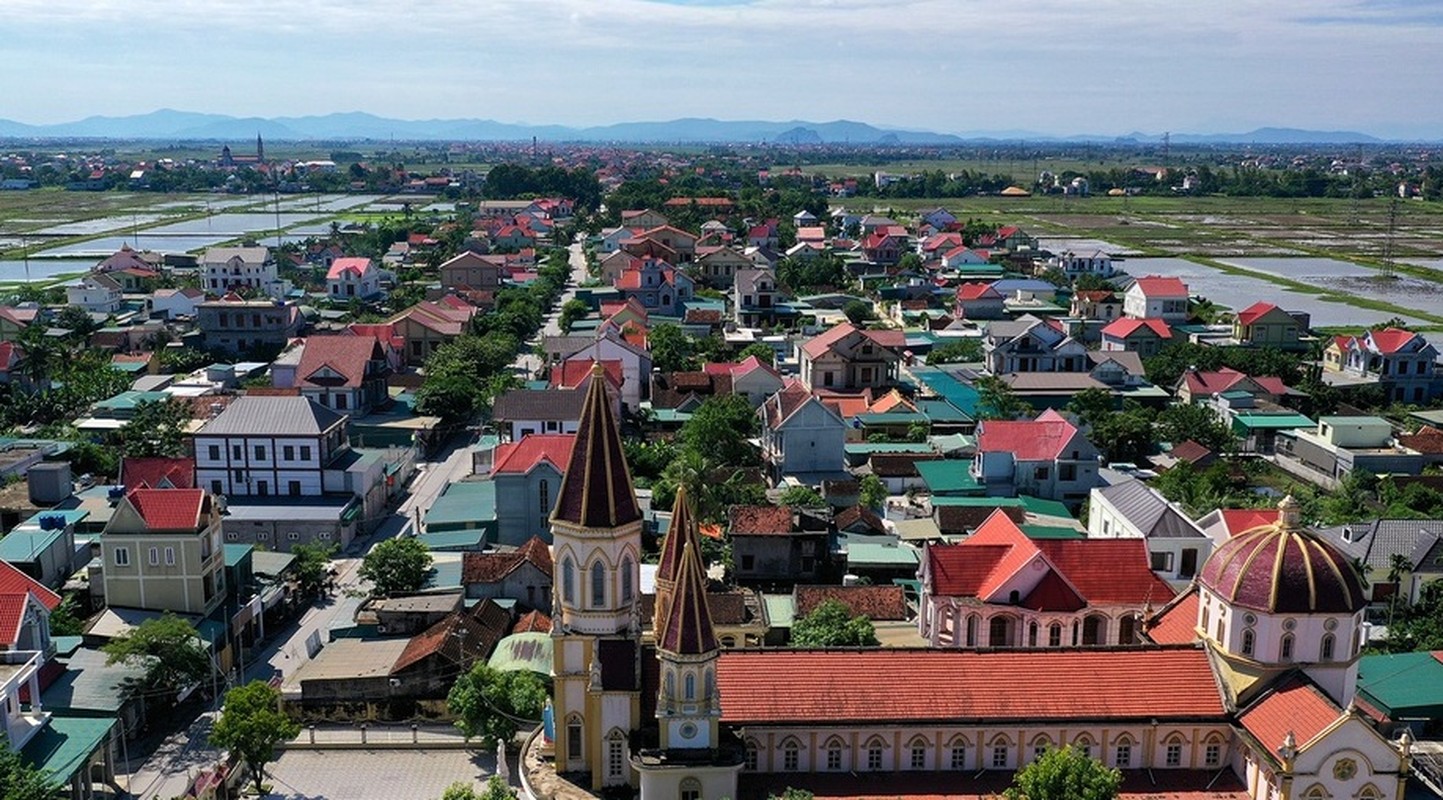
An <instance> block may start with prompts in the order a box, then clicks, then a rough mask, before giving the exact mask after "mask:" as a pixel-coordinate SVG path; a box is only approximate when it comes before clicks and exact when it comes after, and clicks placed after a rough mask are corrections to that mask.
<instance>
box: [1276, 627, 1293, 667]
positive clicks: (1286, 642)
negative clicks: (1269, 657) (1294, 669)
mask: <svg viewBox="0 0 1443 800" xmlns="http://www.w3.org/2000/svg"><path fill="white" fill-rule="evenodd" d="M1278 659H1279V660H1280V661H1292V660H1293V635H1292V634H1291V633H1285V634H1283V639H1282V641H1281V642H1279V643H1278Z"/></svg>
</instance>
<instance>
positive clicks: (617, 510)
mask: <svg viewBox="0 0 1443 800" xmlns="http://www.w3.org/2000/svg"><path fill="white" fill-rule="evenodd" d="M604 374H605V371H604V370H603V368H602V366H601V364H599V363H597V364H593V365H592V367H591V382H590V385H588V386H587V388H586V399H585V400H584V401H583V402H582V406H581V420H580V422H579V423H578V426H577V430H576V444H575V446H574V447H572V450H571V461H570V463H569V464H568V465H567V468H566V476H565V477H564V478H562V481H561V491H560V493H559V494H558V495H557V500H556V510H555V511H554V512H552V515H551V519H552V521H554V522H565V523H570V524H571V525H575V526H577V527H581V528H600V529H606V528H620V527H622V526H623V525H628V524H630V523H633V522H637V521H639V520H640V519H641V510H640V509H639V508H638V507H637V504H636V491H635V490H634V489H632V486H631V470H629V469H628V468H627V466H626V455H625V454H624V453H623V451H622V447H621V426H620V425H618V424H617V421H616V415H615V414H613V413H612V411H611V403H610V402H609V400H608V399H607V394H606V380H605V379H604V378H603V377H602V376H603V375H604Z"/></svg>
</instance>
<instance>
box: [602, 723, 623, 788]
mask: <svg viewBox="0 0 1443 800" xmlns="http://www.w3.org/2000/svg"><path fill="white" fill-rule="evenodd" d="M606 774H607V775H608V776H609V777H612V778H620V777H622V776H623V775H625V774H626V734H624V733H622V732H621V729H620V728H616V729H614V730H612V732H611V733H609V734H607V736H606Z"/></svg>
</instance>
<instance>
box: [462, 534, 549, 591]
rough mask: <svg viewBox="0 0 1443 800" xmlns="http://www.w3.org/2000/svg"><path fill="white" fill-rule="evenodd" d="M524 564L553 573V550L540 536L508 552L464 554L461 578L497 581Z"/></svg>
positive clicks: (463, 579)
mask: <svg viewBox="0 0 1443 800" xmlns="http://www.w3.org/2000/svg"><path fill="white" fill-rule="evenodd" d="M522 564H530V565H532V566H533V567H536V569H538V570H540V571H541V572H543V573H545V574H547V575H550V574H551V572H552V563H551V550H550V548H548V547H547V546H546V543H545V542H543V541H541V538H540V537H537V536H532V537H531V538H530V539H527V540H526V544H523V545H521V546H520V547H519V548H517V549H515V550H510V551H506V552H490V553H465V554H463V555H462V557H461V580H462V582H464V583H496V582H498V581H500V580H501V579H503V578H505V577H506V576H507V575H510V574H511V573H512V572H513V571H515V570H516V568H517V567H519V566H521V565H522Z"/></svg>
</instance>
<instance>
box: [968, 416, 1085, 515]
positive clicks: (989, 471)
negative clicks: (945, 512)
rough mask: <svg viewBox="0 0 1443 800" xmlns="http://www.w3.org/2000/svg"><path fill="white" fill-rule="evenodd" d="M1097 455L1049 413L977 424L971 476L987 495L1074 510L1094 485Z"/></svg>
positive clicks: (1073, 430)
mask: <svg viewBox="0 0 1443 800" xmlns="http://www.w3.org/2000/svg"><path fill="white" fill-rule="evenodd" d="M1097 456H1098V453H1097V448H1096V447H1095V446H1094V445H1093V444H1092V442H1091V441H1089V440H1088V438H1087V437H1086V436H1085V435H1083V433H1082V431H1080V430H1078V428H1077V426H1076V425H1074V424H1073V423H1072V422H1071V421H1069V420H1068V419H1067V418H1065V417H1063V416H1062V415H1061V414H1059V413H1057V412H1056V411H1053V410H1050V409H1049V410H1047V411H1044V412H1042V413H1041V414H1040V415H1038V417H1037V419H1032V420H1002V419H989V420H983V421H981V422H979V423H978V424H977V455H976V456H974V457H973V461H972V474H973V476H974V477H976V479H977V481H978V483H980V484H982V485H983V486H985V487H986V488H987V493H988V494H989V495H1015V494H1028V495H1032V496H1034V497H1046V498H1049V499H1051V500H1060V501H1062V502H1064V503H1068V504H1070V505H1074V506H1075V505H1077V504H1079V503H1081V502H1082V501H1083V500H1086V499H1087V493H1088V492H1089V491H1091V490H1092V487H1094V486H1096V485H1097V482H1098V478H1097V465H1098V460H1097Z"/></svg>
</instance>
